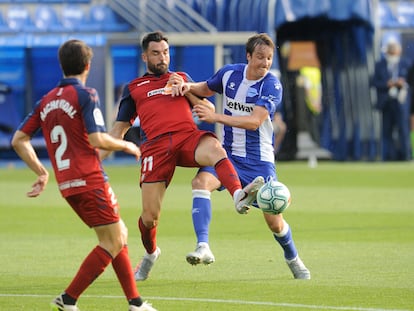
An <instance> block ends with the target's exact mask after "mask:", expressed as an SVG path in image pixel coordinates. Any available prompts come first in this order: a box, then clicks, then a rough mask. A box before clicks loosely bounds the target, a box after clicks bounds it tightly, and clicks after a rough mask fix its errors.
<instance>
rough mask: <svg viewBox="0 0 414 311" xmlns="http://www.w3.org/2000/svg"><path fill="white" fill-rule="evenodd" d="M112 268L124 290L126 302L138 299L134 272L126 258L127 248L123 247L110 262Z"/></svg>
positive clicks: (127, 257)
mask: <svg viewBox="0 0 414 311" xmlns="http://www.w3.org/2000/svg"><path fill="white" fill-rule="evenodd" d="M112 267H113V268H114V271H115V273H116V276H117V277H118V280H119V283H120V284H121V286H122V289H123V290H124V293H125V296H126V298H127V300H130V299H133V298H138V297H139V292H138V289H137V286H136V284H135V279H134V271H133V270H132V266H131V261H130V259H129V256H128V247H127V246H126V245H125V246H124V247H123V248H122V250H121V252H120V253H119V254H118V255H117V256H116V257H115V258H114V260H112Z"/></svg>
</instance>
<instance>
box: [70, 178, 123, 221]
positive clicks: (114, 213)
mask: <svg viewBox="0 0 414 311" xmlns="http://www.w3.org/2000/svg"><path fill="white" fill-rule="evenodd" d="M66 201H67V202H68V203H69V205H70V206H71V207H72V208H73V210H74V211H75V212H76V214H78V216H79V217H80V218H81V219H82V220H83V222H84V223H85V224H87V225H88V226H89V227H96V226H102V225H109V224H112V223H116V222H118V221H119V218H120V217H119V204H118V201H117V199H116V197H115V194H114V192H113V191H112V188H111V186H110V185H109V183H105V184H103V186H102V188H97V189H93V190H90V191H86V192H82V193H79V194H75V195H71V196H68V197H66Z"/></svg>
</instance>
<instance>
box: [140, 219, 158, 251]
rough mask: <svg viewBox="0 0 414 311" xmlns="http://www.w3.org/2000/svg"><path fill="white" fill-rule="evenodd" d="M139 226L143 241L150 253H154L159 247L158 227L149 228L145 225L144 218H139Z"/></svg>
mask: <svg viewBox="0 0 414 311" xmlns="http://www.w3.org/2000/svg"><path fill="white" fill-rule="evenodd" d="M138 228H139V231H140V232H141V241H142V244H143V245H144V248H145V250H146V251H147V253H148V254H152V253H153V252H155V251H156V249H157V227H156V226H155V227H152V228H150V229H148V228H147V227H145V225H144V223H143V221H142V218H141V217H140V218H139V219H138Z"/></svg>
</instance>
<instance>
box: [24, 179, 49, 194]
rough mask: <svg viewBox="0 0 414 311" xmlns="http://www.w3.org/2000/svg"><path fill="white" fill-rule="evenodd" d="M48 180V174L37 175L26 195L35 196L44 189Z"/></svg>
mask: <svg viewBox="0 0 414 311" xmlns="http://www.w3.org/2000/svg"><path fill="white" fill-rule="evenodd" d="M48 180H49V175H48V174H44V175H40V176H38V177H37V179H36V181H35V182H34V184H33V185H32V190H31V191H29V192H27V193H26V195H27V196H28V197H29V198H35V197H37V196H38V195H39V194H40V193H42V192H43V190H45V188H46V185H47V182H48Z"/></svg>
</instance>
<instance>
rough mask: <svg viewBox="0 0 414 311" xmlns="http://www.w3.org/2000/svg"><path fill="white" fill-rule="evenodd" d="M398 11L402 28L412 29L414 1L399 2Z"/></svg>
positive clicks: (413, 24)
mask: <svg viewBox="0 0 414 311" xmlns="http://www.w3.org/2000/svg"><path fill="white" fill-rule="evenodd" d="M396 11H397V13H396V15H397V20H398V24H399V26H400V27H407V28H411V27H413V26H414V3H413V2H412V1H399V2H398V3H397V8H396Z"/></svg>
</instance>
